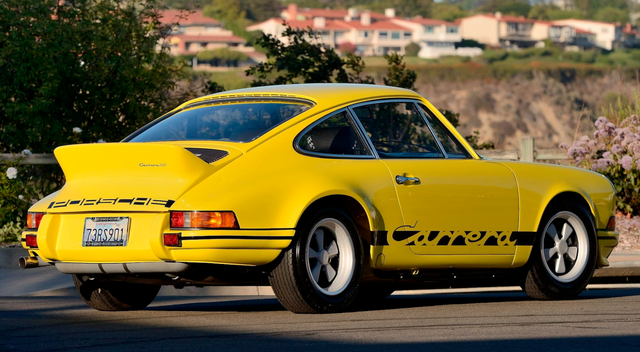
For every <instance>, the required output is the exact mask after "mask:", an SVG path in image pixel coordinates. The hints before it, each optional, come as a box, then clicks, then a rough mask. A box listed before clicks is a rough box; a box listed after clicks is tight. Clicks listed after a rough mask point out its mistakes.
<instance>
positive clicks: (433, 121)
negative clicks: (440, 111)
mask: <svg viewBox="0 0 640 352" xmlns="http://www.w3.org/2000/svg"><path fill="white" fill-rule="evenodd" d="M418 105H419V106H420V109H421V110H422V112H423V113H424V115H425V116H426V117H427V120H428V121H429V124H430V125H431V128H433V131H434V132H435V133H436V135H437V136H438V139H439V140H440V144H442V147H443V148H444V151H445V152H446V153H447V156H448V157H449V158H451V159H468V158H470V156H469V153H467V151H466V150H465V149H464V147H463V146H462V144H460V142H459V141H458V140H457V139H456V138H455V137H454V136H453V135H452V134H451V132H449V131H448V130H447V128H446V127H445V126H444V125H443V124H442V122H440V120H438V118H436V117H435V116H433V114H432V113H431V111H429V109H427V107H426V106H424V105H422V104H418Z"/></svg>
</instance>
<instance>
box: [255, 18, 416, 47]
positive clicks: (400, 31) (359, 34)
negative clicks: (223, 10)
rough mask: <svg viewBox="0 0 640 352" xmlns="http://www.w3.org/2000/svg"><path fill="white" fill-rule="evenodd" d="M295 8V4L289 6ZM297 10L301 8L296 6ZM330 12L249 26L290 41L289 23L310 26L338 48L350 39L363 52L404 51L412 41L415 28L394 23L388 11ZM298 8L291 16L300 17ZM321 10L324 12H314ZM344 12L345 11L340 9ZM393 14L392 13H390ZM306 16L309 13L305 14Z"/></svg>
mask: <svg viewBox="0 0 640 352" xmlns="http://www.w3.org/2000/svg"><path fill="white" fill-rule="evenodd" d="M289 10H290V11H292V6H289ZM293 10H295V11H297V10H296V9H295V7H293ZM327 11H331V12H330V13H329V14H330V15H331V16H332V17H331V18H326V17H313V18H312V19H304V20H298V19H296V20H285V19H282V18H270V19H268V20H266V21H264V22H261V23H258V24H255V25H252V26H249V27H247V30H248V31H254V30H260V31H262V32H263V33H265V34H268V35H273V36H276V37H279V38H280V40H282V41H283V42H286V38H284V37H282V32H283V31H284V30H285V26H284V25H283V23H284V24H286V25H288V26H291V27H292V28H298V29H307V28H311V29H312V30H313V31H314V32H315V33H316V34H317V35H318V36H319V39H320V40H321V41H322V43H323V44H324V45H326V46H327V47H330V48H334V49H337V48H338V47H339V46H340V44H343V43H350V44H352V45H354V46H355V47H356V50H357V51H358V52H359V53H360V54H361V55H384V54H387V53H389V52H397V53H400V54H404V51H405V46H407V45H408V44H409V43H411V42H412V39H413V33H412V31H411V28H408V27H405V26H402V25H399V24H396V23H394V22H393V21H392V20H391V18H389V17H386V16H384V15H382V17H381V15H380V14H377V15H374V14H373V13H372V12H370V11H363V12H357V13H354V12H351V15H356V16H357V17H351V16H350V15H349V13H348V11H346V10H345V11H344V13H345V14H347V15H346V17H345V18H339V17H337V14H336V13H334V12H333V11H338V10H327ZM296 13H297V12H289V11H288V15H287V16H288V18H300V17H299V16H298V15H296ZM310 13H314V14H321V13H322V12H310ZM340 13H343V12H340ZM389 14H390V15H392V13H389ZM304 18H306V17H304Z"/></svg>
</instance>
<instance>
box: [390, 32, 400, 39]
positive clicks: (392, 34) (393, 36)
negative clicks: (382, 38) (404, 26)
mask: <svg viewBox="0 0 640 352" xmlns="http://www.w3.org/2000/svg"><path fill="white" fill-rule="evenodd" d="M391 39H400V32H391Z"/></svg>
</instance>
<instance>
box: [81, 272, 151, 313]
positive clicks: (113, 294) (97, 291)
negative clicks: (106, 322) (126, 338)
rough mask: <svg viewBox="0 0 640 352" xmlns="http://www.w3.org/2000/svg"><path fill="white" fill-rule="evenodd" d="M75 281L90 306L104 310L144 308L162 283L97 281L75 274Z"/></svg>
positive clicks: (83, 298)
mask: <svg viewBox="0 0 640 352" xmlns="http://www.w3.org/2000/svg"><path fill="white" fill-rule="evenodd" d="M73 283H74V284H75V286H76V290H78V293H79V294H80V296H81V297H82V300H84V302H85V303H86V304H88V305H89V307H91V308H93V309H96V310H104V311H123V310H140V309H144V308H145V307H146V306H148V305H149V304H150V303H151V302H153V300H154V299H155V298H156V296H157V295H158V291H160V285H143V284H134V283H128V282H116V281H96V280H90V279H89V278H87V277H85V276H83V275H73Z"/></svg>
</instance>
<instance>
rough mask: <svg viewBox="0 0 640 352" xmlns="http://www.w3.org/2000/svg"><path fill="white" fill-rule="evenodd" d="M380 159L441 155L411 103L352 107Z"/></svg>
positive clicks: (434, 156) (440, 156)
mask: <svg viewBox="0 0 640 352" xmlns="http://www.w3.org/2000/svg"><path fill="white" fill-rule="evenodd" d="M353 111H354V112H355V113H356V116H358V119H359V120H360V122H361V123H362V125H363V126H364V129H365V131H367V134H368V135H369V138H371V141H372V142H373V145H374V146H375V148H376V151H377V152H378V154H379V155H380V157H381V158H443V157H444V156H443V155H442V152H441V151H440V148H438V143H437V142H436V139H435V138H434V137H433V134H432V133H431V130H430V129H429V126H427V124H426V123H425V121H424V119H423V118H422V116H421V115H420V113H419V112H418V111H417V110H416V107H415V105H414V104H413V103H379V104H371V105H365V106H359V107H356V108H354V109H353Z"/></svg>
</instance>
